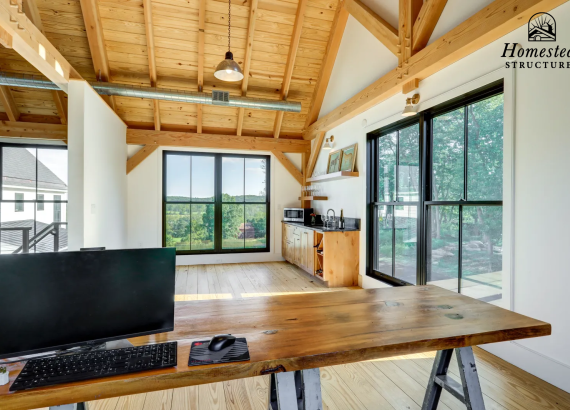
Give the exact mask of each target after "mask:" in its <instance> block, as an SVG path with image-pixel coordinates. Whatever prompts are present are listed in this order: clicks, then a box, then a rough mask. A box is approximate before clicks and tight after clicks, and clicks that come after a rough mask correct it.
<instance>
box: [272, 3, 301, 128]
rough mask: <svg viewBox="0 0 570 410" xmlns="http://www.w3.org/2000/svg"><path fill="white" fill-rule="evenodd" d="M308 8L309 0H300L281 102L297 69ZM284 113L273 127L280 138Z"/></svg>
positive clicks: (276, 116)
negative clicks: (298, 52) (297, 59)
mask: <svg viewBox="0 0 570 410" xmlns="http://www.w3.org/2000/svg"><path fill="white" fill-rule="evenodd" d="M306 8H307V0H299V5H298V6H297V14H296V16H295V26H294V27H293V35H292V36H291V44H289V54H288V56H287V64H286V65H285V74H283V83H282V84H281V93H280V98H279V99H280V100H286V99H287V95H288V94H289V87H290V85H291V77H292V76H293V69H294V68H295V58H296V57H297V49H298V48H299V40H300V39H301V32H302V31H303V20H304V18H305V9H306ZM284 114H285V113H284V112H283V111H278V112H277V114H276V115H275V124H274V126H273V136H274V137H275V138H279V133H280V132H281V125H282V124H283V115H284Z"/></svg>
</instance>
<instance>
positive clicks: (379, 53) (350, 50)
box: [319, 0, 493, 118]
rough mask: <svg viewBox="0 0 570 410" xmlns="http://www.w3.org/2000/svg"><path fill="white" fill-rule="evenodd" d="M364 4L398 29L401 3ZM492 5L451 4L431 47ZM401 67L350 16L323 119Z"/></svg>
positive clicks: (474, 0)
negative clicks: (443, 36) (449, 32)
mask: <svg viewBox="0 0 570 410" xmlns="http://www.w3.org/2000/svg"><path fill="white" fill-rule="evenodd" d="M362 2H363V3H364V4H366V5H367V6H368V7H370V8H371V9H372V10H373V11H374V12H375V13H376V14H378V15H379V16H380V17H382V18H383V19H384V20H386V21H387V22H388V23H390V24H391V25H393V26H394V27H396V28H397V27H398V9H399V6H398V4H399V0H362ZM492 2H493V0H468V1H467V0H448V2H447V5H446V6H445V9H444V10H443V13H442V15H441V18H440V19H439V22H438V23H437V26H436V27H435V30H434V32H433V34H432V36H431V38H430V41H429V43H432V42H433V41H435V40H437V39H438V38H439V37H441V36H442V35H444V34H445V33H447V32H448V31H450V30H451V29H453V28H455V27H456V26H457V25H459V24H460V23H462V22H464V21H465V20H467V19H468V18H469V17H471V16H472V15H474V14H475V13H477V12H478V11H479V10H481V9H483V8H484V7H486V6H487V5H489V4H490V3H492ZM397 65H398V58H397V57H396V56H395V55H394V54H392V53H391V52H390V51H388V49H387V48H386V47H385V46H384V45H383V44H382V43H380V41H378V40H377V39H376V38H375V37H374V36H373V35H372V34H370V33H369V32H368V30H366V29H365V28H364V27H363V26H362V25H361V24H360V23H359V22H358V21H356V19H354V18H353V17H352V16H350V17H349V19H348V22H347V24H346V28H345V30H344V35H343V37H342V42H341V44H340V48H339V50H338V55H337V57H336V62H335V65H334V68H333V71H332V74H331V78H330V81H329V85H328V88H327V92H326V94H325V99H324V101H323V105H322V108H321V112H320V114H319V118H320V117H322V116H323V115H326V114H328V113H329V112H331V111H332V110H334V109H335V108H336V107H338V106H339V105H341V104H342V103H344V102H345V101H346V100H348V99H349V98H350V97H352V96H354V95H355V94H357V93H358V92H360V91H362V90H363V89H364V88H366V87H367V86H368V85H370V84H372V83H373V82H374V81H376V80H377V79H379V78H380V77H382V76H383V75H384V74H386V73H388V72H390V71H391V70H393V69H394V68H396V66H397Z"/></svg>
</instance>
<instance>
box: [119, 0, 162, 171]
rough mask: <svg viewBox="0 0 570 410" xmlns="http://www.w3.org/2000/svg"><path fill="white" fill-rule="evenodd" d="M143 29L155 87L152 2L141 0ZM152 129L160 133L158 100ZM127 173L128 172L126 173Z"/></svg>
mask: <svg viewBox="0 0 570 410" xmlns="http://www.w3.org/2000/svg"><path fill="white" fill-rule="evenodd" d="M143 12H144V27H145V33H146V51H147V56H148V74H149V77H150V86H151V87H156V86H157V85H156V82H157V78H158V76H157V74H156V57H155V52H154V28H153V25H152V0H143ZM152 106H153V114H154V115H153V117H154V129H155V130H157V131H160V104H159V103H158V100H153V101H152ZM127 173H128V172H127Z"/></svg>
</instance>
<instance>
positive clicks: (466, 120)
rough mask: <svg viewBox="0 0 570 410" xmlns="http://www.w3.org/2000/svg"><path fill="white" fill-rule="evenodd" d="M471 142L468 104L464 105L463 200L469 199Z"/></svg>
mask: <svg viewBox="0 0 570 410" xmlns="http://www.w3.org/2000/svg"><path fill="white" fill-rule="evenodd" d="M468 144H469V114H468V111H467V106H465V107H463V198H462V199H463V200H464V201H467V165H468V161H469V159H468V154H467V147H468Z"/></svg>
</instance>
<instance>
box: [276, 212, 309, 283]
mask: <svg viewBox="0 0 570 410" xmlns="http://www.w3.org/2000/svg"><path fill="white" fill-rule="evenodd" d="M282 243H283V247H282V255H283V258H285V260H287V261H289V262H291V263H293V264H295V265H297V266H299V267H300V268H301V269H303V270H304V271H306V272H307V273H310V274H311V275H314V273H315V256H314V253H315V251H314V245H315V232H314V231H312V230H310V229H305V228H302V227H299V226H293V225H289V224H285V223H284V224H283V241H282Z"/></svg>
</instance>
